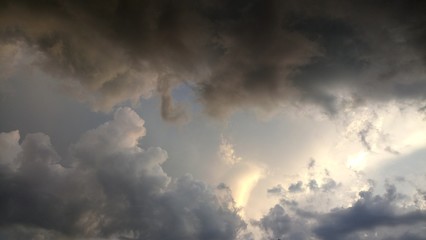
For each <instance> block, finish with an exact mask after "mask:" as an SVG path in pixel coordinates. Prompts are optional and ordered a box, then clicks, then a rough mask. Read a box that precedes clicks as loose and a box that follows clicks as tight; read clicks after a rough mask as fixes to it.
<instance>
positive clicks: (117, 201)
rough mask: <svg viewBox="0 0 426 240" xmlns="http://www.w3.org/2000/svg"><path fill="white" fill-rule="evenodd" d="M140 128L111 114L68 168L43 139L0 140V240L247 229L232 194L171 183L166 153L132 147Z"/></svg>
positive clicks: (216, 234)
mask: <svg viewBox="0 0 426 240" xmlns="http://www.w3.org/2000/svg"><path fill="white" fill-rule="evenodd" d="M143 123H144V121H143V120H142V119H141V118H139V116H138V115H137V114H136V113H135V112H133V111H132V110H130V109H128V108H122V109H119V110H117V111H116V112H115V115H114V119H113V120H112V121H110V122H107V123H105V124H103V125H101V126H99V127H98V128H96V129H93V130H90V131H88V132H87V133H85V134H84V135H83V136H82V137H81V139H80V140H79V141H78V142H77V143H76V144H75V145H74V146H73V147H72V148H71V153H70V156H67V158H70V159H72V160H71V161H72V164H71V165H72V167H69V168H64V167H63V166H62V165H61V158H60V156H59V155H58V154H57V153H56V152H55V150H54V149H53V147H52V145H51V143H50V139H49V137H48V136H46V135H45V134H41V133H36V134H31V135H28V136H27V137H25V139H24V140H23V142H22V143H21V144H20V143H19V142H18V141H19V133H18V132H16V131H15V132H10V133H2V134H1V135H0V143H1V145H0V147H1V148H2V150H3V151H2V152H1V158H0V164H1V171H0V178H1V183H0V196H1V200H0V210H1V212H2V214H1V217H0V225H1V231H0V238H2V239H25V238H28V237H29V238H33V237H34V236H40V237H45V238H47V239H59V238H61V239H68V238H69V239H86V238H87V239H91V238H104V239H235V238H236V237H237V236H238V234H239V233H240V232H242V230H244V229H245V227H246V224H245V223H244V221H243V220H242V219H241V217H240V216H239V215H238V209H237V208H236V207H235V206H234V203H233V201H232V197H231V196H230V195H229V194H230V193H229V192H228V191H226V190H224V189H222V188H219V187H218V188H217V189H214V188H212V187H210V186H208V185H207V184H205V183H203V182H201V181H197V180H194V179H193V178H192V177H191V176H190V175H187V176H183V177H181V178H178V179H172V178H170V177H169V176H168V175H167V174H166V173H165V172H164V171H163V169H162V167H161V164H162V163H163V162H164V161H165V160H166V158H167V153H166V152H165V151H164V150H162V149H160V148H149V149H147V150H144V149H141V148H140V147H138V141H137V140H138V139H139V138H141V137H143V136H144V135H145V128H144V126H143ZM217 191H219V192H221V191H222V192H223V191H224V192H223V193H222V194H219V193H217ZM227 195H228V196H227ZM220 196H222V197H220ZM226 196H227V197H226ZM165 229H167V231H164V230H165Z"/></svg>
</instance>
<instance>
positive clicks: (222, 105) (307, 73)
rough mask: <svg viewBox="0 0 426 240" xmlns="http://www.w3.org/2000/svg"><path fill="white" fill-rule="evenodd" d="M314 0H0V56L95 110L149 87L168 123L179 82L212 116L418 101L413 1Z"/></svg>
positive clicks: (417, 9) (181, 113)
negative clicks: (316, 0)
mask: <svg viewBox="0 0 426 240" xmlns="http://www.w3.org/2000/svg"><path fill="white" fill-rule="evenodd" d="M323 3H324V4H321V5H318V6H317V5H316V6H315V7H312V4H311V1H309V0H306V1H285V2H282V1H266V2H265V1H256V0H254V1H243V2H232V3H228V2H226V1H219V2H217V1H201V2H199V1H196V2H194V1H191V0H188V1H184V2H179V3H175V2H170V1H143V2H138V1H123V0H111V1H107V2H105V1H91V2H90V3H87V2H81V1H78V2H76V1H56V0H51V1H44V2H43V3H40V4H37V5H35V4H34V3H33V2H31V1H26V0H21V1H3V3H2V4H1V5H0V12H1V18H0V19H1V21H0V22H1V24H0V45H1V49H2V51H0V53H1V55H2V56H1V57H0V59H6V58H8V56H17V57H16V58H13V59H15V60H12V61H8V62H5V61H3V60H0V63H2V69H3V68H4V69H6V70H7V71H5V72H10V69H13V68H19V67H20V65H19V64H17V63H16V61H17V62H18V63H19V62H21V63H23V62H25V60H24V59H31V61H30V64H32V65H35V66H38V67H39V68H40V69H43V70H44V71H45V72H47V73H49V74H51V75H52V76H54V77H55V79H57V80H58V82H60V83H61V85H63V86H64V87H65V88H66V89H68V90H69V92H71V93H72V94H74V95H76V96H77V97H78V99H79V100H82V101H85V102H88V103H90V104H91V106H92V107H93V108H94V109H95V110H104V111H108V110H110V109H111V108H112V107H114V106H116V105H118V104H120V103H123V102H126V101H132V102H137V101H138V100H139V99H140V98H141V97H142V98H149V97H151V96H153V95H156V94H158V95H160V96H161V99H162V105H161V112H162V115H163V117H164V119H166V120H169V121H185V119H187V115H186V114H187V113H186V112H185V110H184V108H183V107H181V106H180V105H179V103H175V101H174V99H173V98H172V95H171V92H172V91H173V88H174V87H175V86H178V85H179V84H183V83H184V84H188V85H189V86H190V87H191V88H192V89H194V91H196V92H197V93H198V94H199V100H200V102H202V103H203V104H204V106H205V110H206V112H207V113H209V114H210V115H213V116H226V115H227V114H229V113H231V112H233V111H235V110H237V109H241V108H243V109H246V108H260V109H263V110H266V111H269V110H272V109H274V108H277V107H280V106H282V105H285V104H296V105H303V104H306V103H308V104H315V105H318V106H321V107H322V109H324V111H325V112H327V113H328V114H336V113H338V112H340V111H342V110H344V109H347V108H356V107H358V106H360V105H363V104H365V103H367V102H369V101H379V102H383V101H384V102H387V101H390V100H395V99H396V100H402V101H406V100H407V101H415V102H418V101H420V102H421V101H423V100H424V99H425V95H424V91H422V89H424V88H425V86H426V85H425V80H424V79H425V76H426V74H425V72H424V59H425V56H426V50H425V48H424V46H423V44H422V43H423V42H424V40H425V38H426V34H425V31H424V29H423V28H422V26H423V25H422V24H424V23H425V22H426V18H425V17H424V14H423V11H421V9H424V7H425V6H424V4H423V3H419V2H416V3H415V4H410V3H406V2H400V1H399V2H394V3H393V4H386V6H382V5H379V4H377V3H370V2H365V3H360V2H359V1H347V2H345V3H341V2H340V1H335V0H326V1H323ZM331 6H332V7H331ZM360 13H362V14H360ZM407 16H409V17H408V19H407ZM373 21H374V22H376V23H377V24H371V22H373ZM21 48H25V49H26V50H25V51H22V52H23V54H25V57H19V56H21V55H22V54H15V53H19V49H21ZM3 50H4V51H3ZM3 62H4V63H5V64H3ZM9 63H11V64H9ZM12 63H13V64H12ZM25 64H27V63H25ZM418 104H420V103H418ZM421 106H424V104H423V105H421Z"/></svg>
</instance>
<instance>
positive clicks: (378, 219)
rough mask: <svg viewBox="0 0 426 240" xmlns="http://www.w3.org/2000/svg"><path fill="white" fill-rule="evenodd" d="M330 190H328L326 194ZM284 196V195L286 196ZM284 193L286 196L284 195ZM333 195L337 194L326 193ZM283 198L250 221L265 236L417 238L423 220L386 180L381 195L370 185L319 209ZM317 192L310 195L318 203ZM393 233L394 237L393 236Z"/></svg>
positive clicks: (425, 216) (420, 212) (418, 210)
mask: <svg viewBox="0 0 426 240" xmlns="http://www.w3.org/2000/svg"><path fill="white" fill-rule="evenodd" d="M330 194H333V193H328V195H330ZM287 197H288V196H287ZM287 197H286V198H287ZM329 197H330V200H331V198H335V197H337V196H329ZM286 198H283V199H282V200H281V203H280V204H278V205H275V206H274V207H272V208H271V209H270V210H269V213H268V214H266V215H264V216H263V217H262V218H261V219H260V220H259V221H253V222H252V224H254V225H255V226H258V227H259V228H261V229H262V230H263V231H264V234H265V236H266V237H270V238H275V239H277V238H280V239H308V238H314V237H315V239H316V238H318V239H331V240H332V239H382V240H384V239H421V238H419V237H420V236H422V231H424V229H423V230H422V227H420V226H422V225H424V223H425V222H426V212H425V211H424V209H423V210H422V209H421V208H418V207H416V206H415V202H413V201H412V200H413V199H411V198H409V197H408V196H406V195H403V194H400V193H398V191H397V190H396V187H395V186H394V185H391V184H386V192H385V193H384V194H383V195H375V194H374V190H373V189H369V190H368V191H361V192H359V199H358V200H355V201H353V202H352V204H351V205H349V206H341V207H336V208H333V209H331V210H326V211H320V210H318V209H320V208H319V206H316V207H314V208H313V209H312V208H311V206H310V204H312V203H309V201H308V204H306V199H305V200H304V201H300V202H294V201H290V200H287V199H286ZM319 198H320V196H319V195H317V196H316V198H314V203H315V204H319V202H320V201H316V200H320V199H319ZM395 237H396V238H395Z"/></svg>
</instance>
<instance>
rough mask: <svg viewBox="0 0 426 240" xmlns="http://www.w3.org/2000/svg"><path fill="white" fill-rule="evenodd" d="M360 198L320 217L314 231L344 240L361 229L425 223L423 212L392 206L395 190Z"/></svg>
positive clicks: (367, 194) (425, 216)
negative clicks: (403, 209) (345, 206)
mask: <svg viewBox="0 0 426 240" xmlns="http://www.w3.org/2000/svg"><path fill="white" fill-rule="evenodd" d="M360 196H361V199H360V200H358V201H357V202H355V203H354V204H353V206H351V207H349V208H346V209H345V208H342V209H335V210H333V211H332V212H330V213H328V214H325V215H323V216H321V217H320V218H319V219H318V221H319V222H320V225H319V226H318V227H316V228H315V229H314V232H315V233H316V234H317V235H318V236H319V237H320V238H321V239H345V237H348V236H349V235H350V234H353V233H356V232H358V231H362V230H372V229H374V228H377V227H382V226H388V227H393V226H400V225H408V226H409V225H415V224H416V223H421V222H426V213H425V212H422V211H420V210H416V211H409V212H405V213H398V210H399V209H398V208H397V207H396V206H395V205H393V204H392V203H393V202H394V200H395V197H396V192H395V188H393V187H390V188H388V190H387V192H386V194H385V195H384V196H383V197H381V196H373V195H372V193H371V192H368V191H367V192H360Z"/></svg>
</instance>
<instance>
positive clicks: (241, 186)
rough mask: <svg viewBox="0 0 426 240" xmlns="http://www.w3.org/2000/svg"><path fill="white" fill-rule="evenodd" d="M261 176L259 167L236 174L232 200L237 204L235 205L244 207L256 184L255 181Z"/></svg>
mask: <svg viewBox="0 0 426 240" xmlns="http://www.w3.org/2000/svg"><path fill="white" fill-rule="evenodd" d="M261 177H262V173H261V171H260V169H252V171H249V172H247V173H246V174H242V175H241V176H238V179H236V180H235V182H234V184H233V185H234V187H233V188H232V189H235V191H234V200H235V203H236V204H237V207H244V206H246V205H247V202H248V200H249V198H250V195H251V192H252V190H253V188H254V187H255V186H256V183H257V181H259V179H260V178H261Z"/></svg>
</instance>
